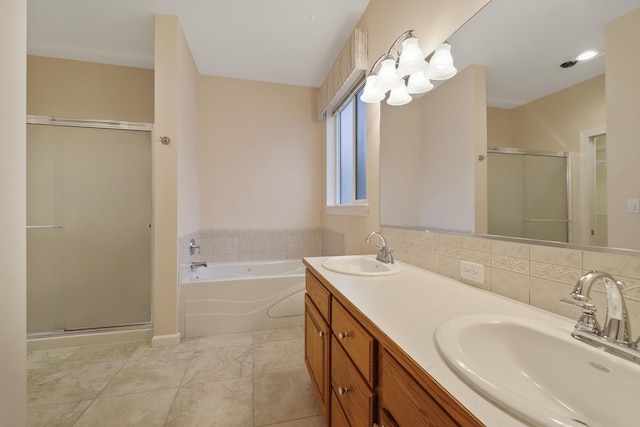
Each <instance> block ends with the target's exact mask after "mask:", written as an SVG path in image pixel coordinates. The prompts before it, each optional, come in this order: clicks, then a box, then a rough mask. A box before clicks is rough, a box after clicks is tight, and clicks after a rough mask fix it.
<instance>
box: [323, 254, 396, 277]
mask: <svg viewBox="0 0 640 427" xmlns="http://www.w3.org/2000/svg"><path fill="white" fill-rule="evenodd" d="M322 266H323V267H324V268H326V269H327V270H331V271H333V272H336V273H342V274H351V275H353V276H389V275H392V274H398V273H400V272H401V271H402V267H401V266H400V265H398V264H385V263H383V262H380V261H376V259H375V258H371V257H367V256H363V255H351V256H337V257H331V258H328V259H327V260H326V261H324V262H323V263H322Z"/></svg>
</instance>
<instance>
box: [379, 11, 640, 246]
mask: <svg viewBox="0 0 640 427" xmlns="http://www.w3.org/2000/svg"><path fill="white" fill-rule="evenodd" d="M448 41H449V42H450V44H451V45H452V54H453V57H454V60H455V65H456V67H457V68H458V69H459V70H461V71H460V73H459V75H458V76H456V77H455V78H454V79H452V80H450V81H447V82H445V83H442V84H440V85H439V86H437V87H436V89H434V90H433V91H432V92H430V93H427V94H425V95H424V96H421V97H420V98H419V99H418V101H419V102H414V103H411V104H409V105H407V106H403V107H394V108H395V109H392V108H390V107H386V106H384V105H383V106H381V120H380V138H381V144H380V163H381V164H380V192H381V194H380V199H381V206H380V218H381V219H380V222H381V224H384V225H391V226H405V227H419V228H429V229H438V230H452V231H464V232H471V233H476V234H487V233H489V234H494V233H496V234H498V232H497V231H495V228H493V227H491V222H490V219H489V216H488V215H489V214H490V213H491V211H492V209H493V208H494V207H493V206H492V205H488V204H491V203H492V202H491V200H490V199H488V198H487V195H488V193H489V194H490V193H491V191H492V189H491V188H487V186H490V185H491V183H490V181H488V176H489V177H490V176H491V174H492V173H493V172H492V171H491V167H492V166H491V164H492V161H491V158H490V157H489V159H487V155H488V149H490V148H497V149H510V150H514V149H516V150H525V151H534V152H540V151H545V152H561V153H567V155H566V165H567V176H568V178H569V183H570V184H569V186H568V188H566V194H567V200H568V202H567V203H566V206H567V207H566V215H567V216H566V220H567V221H566V227H565V230H564V231H562V232H561V234H562V233H564V234H565V236H566V237H563V238H555V237H549V236H548V235H547V234H544V233H543V234H542V235H535V236H532V237H533V238H537V239H542V240H559V241H568V242H569V243H573V244H579V245H609V246H612V247H618V248H629V249H640V215H633V214H631V213H630V212H629V211H628V203H627V202H628V200H629V199H631V200H632V201H633V199H636V198H638V197H639V196H640V194H638V193H637V188H635V187H636V186H634V184H633V182H634V180H635V182H637V181H638V180H640V172H636V170H637V169H638V168H636V167H634V165H633V164H631V162H630V161H629V160H627V159H631V158H634V156H635V158H636V159H637V158H638V156H640V148H638V147H636V146H637V145H638V144H633V143H632V142H631V141H632V140H633V138H634V137H635V139H637V136H636V135H637V134H638V133H640V124H639V123H637V122H638V120H637V117H638V116H639V115H640V101H639V99H640V94H636V95H633V94H632V93H631V92H630V90H631V89H632V88H634V89H635V90H638V85H637V75H638V72H640V46H639V45H640V0H611V1H607V2H602V1H600V0H584V1H581V3H580V7H579V8H578V7H576V5H575V2H573V1H570V0H540V1H529V0H492V1H491V2H490V3H489V4H488V5H487V6H485V8H484V9H482V10H481V11H480V12H479V13H478V14H476V16H474V17H473V18H472V19H471V20H470V21H469V22H467V23H466V24H465V25H464V26H463V27H462V28H460V29H459V30H458V31H457V32H456V33H455V34H453V35H452V36H451V37H450V38H449V39H448ZM588 48H592V49H595V50H597V51H598V52H599V53H598V55H597V56H596V57H595V58H593V59H591V60H588V61H584V62H577V63H576V64H575V65H574V66H572V67H569V68H562V67H561V66H560V65H561V64H562V63H565V62H572V61H574V60H575V58H576V57H577V56H578V54H579V53H581V52H582V51H584V50H586V49H588ZM605 64H606V66H607V73H606V74H605ZM632 70H636V71H635V74H633V73H632ZM634 76H635V77H634ZM605 82H606V92H605ZM479 104H480V105H481V106H482V108H479ZM633 117H636V119H633ZM607 140H608V141H609V145H608V146H607V144H606V141H607ZM627 141H628V142H627ZM603 156H606V158H605V157H603ZM481 159H482V160H481ZM625 162H626V163H625ZM494 163H495V162H494ZM547 172H548V167H547V166H544V167H543V170H542V172H541V173H540V175H541V176H543V177H548V175H549V174H548V173H547ZM559 173H560V174H561V172H559ZM634 177H635V178H634ZM564 182H565V183H566V180H565V181H564ZM545 185H547V188H548V191H546V192H543V194H542V195H543V197H545V196H546V197H552V196H551V195H552V194H554V196H553V197H555V194H556V193H558V191H555V190H557V188H556V187H555V186H554V187H553V188H551V187H549V184H548V183H547V184H545ZM565 185H566V184H565ZM543 188H544V187H543ZM612 189H614V190H615V191H614V190H612ZM552 190H553V191H552ZM494 210H495V209H494ZM554 215H555V213H554ZM542 219H554V220H555V219H563V218H542ZM529 225H532V224H529ZM538 225H539V224H538ZM523 227H525V225H524V224H523ZM500 234H503V233H502V232H500ZM504 234H506V235H508V233H506V232H505V233H504Z"/></svg>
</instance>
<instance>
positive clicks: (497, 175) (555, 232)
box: [487, 148, 570, 242]
mask: <svg viewBox="0 0 640 427" xmlns="http://www.w3.org/2000/svg"><path fill="white" fill-rule="evenodd" d="M487 161H488V164H487V199H488V219H489V224H488V226H489V227H488V231H489V234H495V235H499V236H511V237H525V238H530V239H539V240H551V241H557V242H568V241H569V220H570V215H569V213H570V210H569V175H568V157H567V153H549V152H541V151H531V150H529V151H525V150H518V149H511V148H492V149H489V150H488V156H487Z"/></svg>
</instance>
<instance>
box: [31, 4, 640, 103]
mask: <svg viewBox="0 0 640 427" xmlns="http://www.w3.org/2000/svg"><path fill="white" fill-rule="evenodd" d="M368 4H369V0H348V1H345V0H108V1H98V0H55V1H54V0H28V34H27V43H28V52H29V54H33V55H41V56H51V57H58V58H66V59H76V60H83V61H93V62H100V63H110V64H117V65H128V66H135V67H146V68H153V44H154V42H153V37H154V34H153V32H154V30H153V28H154V25H153V15H154V14H156V13H161V14H168V15H175V16H177V17H178V18H179V20H180V23H181V25H182V27H183V30H184V33H185V36H186V38H187V41H188V43H189V46H190V48H191V51H192V54H193V57H194V59H195V62H196V65H197V67H198V71H199V72H200V73H201V74H205V75H215V76H222V77H234V78H240V79H249V80H258V81H267V82H274V83H285V84H293V85H301V86H311V87H319V86H320V85H321V84H322V82H323V80H324V77H325V76H326V74H327V72H328V70H329V69H330V67H331V66H332V64H333V61H334V60H335V58H336V57H337V55H338V53H339V52H340V50H341V49H342V46H343V45H344V43H345V41H346V40H347V38H348V37H349V35H350V34H351V32H352V31H353V28H354V27H355V25H356V24H357V22H358V20H359V19H360V16H361V15H362V13H363V12H364V10H365V9H366V7H367V5H368ZM637 7H640V0H492V1H491V2H490V3H489V4H488V5H487V6H486V7H485V8H484V9H482V10H481V11H480V12H479V13H478V14H477V15H476V16H475V17H474V18H472V19H471V20H470V21H469V22H467V24H465V25H464V26H463V27H462V28H461V29H459V30H458V31H457V32H456V33H455V34H453V35H452V36H451V37H450V38H449V42H450V43H451V45H452V53H453V56H454V60H455V64H456V67H457V68H458V69H459V70H462V69H464V68H465V67H466V66H468V65H470V64H485V65H486V66H487V99H488V103H489V105H492V106H498V107H504V108H512V107H514V106H518V105H521V104H523V103H527V102H530V101H532V100H534V99H537V98H539V97H541V96H544V95H547V94H550V93H553V92H555V91H557V90H559V89H563V88H565V87H568V86H570V85H573V84H576V83H579V82H581V81H584V80H587V79H589V78H592V77H595V76H597V75H600V74H602V73H604V56H603V55H601V56H599V57H598V58H596V59H593V60H591V61H589V62H585V63H581V64H578V65H576V66H575V67H573V68H569V69H562V68H560V67H559V64H560V63H562V62H564V61H566V60H568V59H571V58H573V57H574V56H575V55H577V54H578V53H580V52H581V51H583V50H584V49H586V48H596V49H600V50H603V49H604V30H603V26H604V24H605V23H606V22H609V21H610V20H612V19H614V18H615V17H618V16H620V15H622V14H623V13H625V12H627V11H629V10H632V9H634V8H637ZM418 36H419V35H418ZM370 54H371V55H373V56H377V52H372V53H370Z"/></svg>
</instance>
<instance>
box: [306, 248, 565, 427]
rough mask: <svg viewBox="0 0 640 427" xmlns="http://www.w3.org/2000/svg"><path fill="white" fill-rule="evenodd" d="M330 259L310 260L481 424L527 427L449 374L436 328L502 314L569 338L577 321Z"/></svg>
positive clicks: (433, 280) (428, 277)
mask: <svg viewBox="0 0 640 427" xmlns="http://www.w3.org/2000/svg"><path fill="white" fill-rule="evenodd" d="M327 258H329V257H310V258H305V260H306V261H307V262H308V263H309V265H311V266H312V267H313V268H314V269H315V270H316V271H318V272H319V273H320V274H321V275H322V276H323V277H324V278H325V279H326V280H327V281H328V282H330V283H331V284H332V285H333V286H334V287H335V288H336V289H337V290H338V291H339V292H340V293H341V294H342V295H344V296H345V297H346V298H347V299H348V300H349V301H350V302H351V303H352V304H353V305H355V306H356V307H357V308H358V309H359V310H360V311H361V312H362V313H363V314H364V315H365V316H367V317H368V318H369V319H370V320H371V321H372V322H373V323H375V324H376V325H377V327H378V328H379V329H380V330H381V331H382V332H384V333H385V334H386V335H387V336H388V337H389V338H391V339H392V340H393V341H395V343H396V344H397V345H398V346H400V347H401V348H402V349H403V350H404V351H405V352H406V353H407V354H408V355H409V356H410V357H411V358H412V359H413V360H414V361H415V362H416V363H417V364H418V365H420V366H421V367H422V368H423V369H424V370H425V371H426V372H428V373H429V375H431V376H432V377H433V378H434V379H435V380H436V381H437V382H438V383H440V385H442V386H443V387H444V388H445V389H447V391H448V392H449V393H451V395H452V396H454V397H455V398H456V399H457V400H458V401H459V402H460V403H461V404H462V405H464V406H465V407H466V408H467V409H468V410H469V411H471V412H472V413H473V414H474V415H475V416H476V417H477V418H478V419H479V420H480V421H481V422H483V423H484V424H485V425H487V426H489V427H492V426H501V427H507V426H526V425H527V424H525V423H523V422H521V421H519V420H517V419H516V418H514V417H512V416H511V415H509V414H508V413H507V412H505V411H503V410H501V409H500V408H498V407H497V406H495V405H493V404H492V403H490V402H489V401H488V400H486V399H485V398H483V397H482V396H480V395H479V394H477V393H476V392H474V391H473V390H472V389H471V388H470V387H469V386H467V385H466V383H464V382H463V381H462V380H461V379H460V378H458V376H456V374H454V373H453V371H451V370H450V369H449V367H448V366H447V365H446V363H445V361H444V360H443V359H442V357H441V356H440V353H439V352H438V350H437V348H436V345H435V342H434V338H433V336H434V332H435V330H436V327H437V326H438V325H439V324H440V323H442V322H444V321H446V320H449V319H451V318H454V317H457V316H462V315H467V314H501V315H512V316H518V317H520V318H530V319H532V320H542V321H545V322H548V323H551V324H554V325H556V326H557V327H559V328H562V329H566V331H567V334H570V333H571V331H572V330H573V326H574V325H575V321H573V320H570V319H566V318H564V317H561V316H558V315H555V314H553V313H550V312H547V311H544V310H541V309H537V308H535V307H532V306H529V305H526V304H523V303H520V302H518V301H514V300H511V299H508V298H505V297H502V296H500V295H497V294H493V293H490V292H488V291H484V290H481V289H477V288H474V287H472V286H469V285H465V284H463V283H461V282H458V281H457V280H453V279H450V278H447V277H444V276H441V275H439V274H435V273H432V272H429V271H427V270H422V269H419V268H416V267H413V266H411V265H409V264H405V263H401V262H397V263H398V264H400V265H402V266H403V271H402V272H400V273H398V274H396V275H392V276H380V277H362V276H351V275H346V274H340V273H334V272H332V271H329V270H327V269H325V268H323V267H322V262H323V261H324V260H326V259H327ZM487 351H491V349H487Z"/></svg>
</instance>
